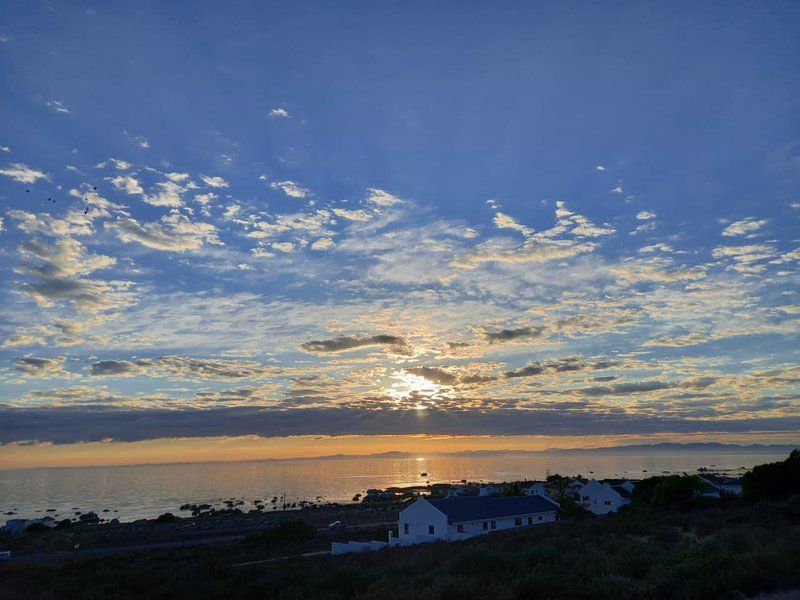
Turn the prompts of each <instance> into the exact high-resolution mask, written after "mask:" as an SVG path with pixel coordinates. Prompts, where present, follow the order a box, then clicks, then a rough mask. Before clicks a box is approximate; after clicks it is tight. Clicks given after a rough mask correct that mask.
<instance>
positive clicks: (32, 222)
mask: <svg viewBox="0 0 800 600" xmlns="http://www.w3.org/2000/svg"><path fill="white" fill-rule="evenodd" d="M7 214H8V216H9V217H11V218H12V219H14V220H15V221H17V227H19V229H21V230H22V231H24V232H25V233H27V234H30V235H33V234H36V233H38V234H41V235H46V236H48V237H62V236H71V235H89V234H90V233H92V231H93V228H92V222H91V219H90V218H87V216H86V215H84V214H83V211H68V212H67V213H66V214H65V215H64V217H63V218H61V219H58V218H56V217H53V216H51V215H50V214H48V213H39V214H34V213H30V212H27V211H24V210H9V211H8V213H7Z"/></svg>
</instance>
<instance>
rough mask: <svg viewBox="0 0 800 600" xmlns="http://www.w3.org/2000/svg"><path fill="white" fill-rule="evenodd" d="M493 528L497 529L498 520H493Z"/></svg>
mask: <svg viewBox="0 0 800 600" xmlns="http://www.w3.org/2000/svg"><path fill="white" fill-rule="evenodd" d="M492 529H497V521H492Z"/></svg>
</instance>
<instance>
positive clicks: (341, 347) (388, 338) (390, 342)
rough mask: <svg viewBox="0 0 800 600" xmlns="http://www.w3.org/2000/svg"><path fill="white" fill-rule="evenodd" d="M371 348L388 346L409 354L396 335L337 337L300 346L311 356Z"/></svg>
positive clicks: (402, 340)
mask: <svg viewBox="0 0 800 600" xmlns="http://www.w3.org/2000/svg"><path fill="white" fill-rule="evenodd" d="M369 346H388V347H390V349H392V350H393V351H395V353H397V354H406V353H407V343H406V340H405V339H404V338H402V337H399V336H396V335H388V334H381V335H372V336H359V337H345V336H341V337H336V338H332V339H328V340H314V341H311V342H305V343H304V344H300V347H301V348H302V349H303V350H305V351H306V352H310V353H311V354H331V353H338V352H348V351H350V350H357V349H359V348H366V347H369Z"/></svg>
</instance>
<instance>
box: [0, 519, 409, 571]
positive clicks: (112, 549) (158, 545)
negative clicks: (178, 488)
mask: <svg viewBox="0 0 800 600" xmlns="http://www.w3.org/2000/svg"><path fill="white" fill-rule="evenodd" d="M394 524H395V522H394V521H391V522H383V523H360V524H358V525H352V526H348V527H347V528H346V529H343V530H340V531H345V532H346V531H352V530H354V529H372V528H375V527H385V526H387V525H394ZM317 532H318V533H331V532H330V530H329V529H328V528H327V527H320V528H319V529H317ZM250 533H252V532H248V533H239V534H233V535H216V536H209V537H205V538H196V539H187V540H181V541H175V542H153V543H149V544H132V545H127V546H109V547H101V548H84V547H82V548H80V549H79V550H77V552H76V551H75V550H57V551H55V552H31V553H27V554H14V555H12V557H11V560H12V561H13V562H14V563H22V562H41V561H47V560H51V559H59V558H72V557H75V556H77V557H78V558H88V557H94V556H108V555H112V554H131V553H134V552H147V551H149V550H170V549H174V548H189V547H192V546H206V545H211V544H225V543H230V542H238V541H240V540H243V539H244V538H246V537H247V536H248V535H250ZM327 552H328V551H327V550H325V551H320V552H316V553H315V552H311V553H307V555H309V556H311V555H315V554H325V553H327ZM302 556H305V555H302ZM286 558H291V557H288V556H281V557H277V558H272V559H266V560H261V561H254V562H253V563H242V565H244V564H258V563H263V562H270V561H273V560H282V559H286ZM242 565H235V566H242Z"/></svg>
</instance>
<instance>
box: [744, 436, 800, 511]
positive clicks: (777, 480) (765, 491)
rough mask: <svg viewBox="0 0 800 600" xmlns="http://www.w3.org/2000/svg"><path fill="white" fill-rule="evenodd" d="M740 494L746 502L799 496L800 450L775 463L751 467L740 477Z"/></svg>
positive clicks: (793, 451)
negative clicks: (750, 469) (751, 468)
mask: <svg viewBox="0 0 800 600" xmlns="http://www.w3.org/2000/svg"><path fill="white" fill-rule="evenodd" d="M742 494H743V496H744V497H745V498H746V499H747V500H781V499H783V498H788V497H789V496H791V495H792V494H800V450H797V449H795V450H792V452H791V454H789V457H788V458H787V459H786V460H784V461H782V462H777V463H768V464H765V465H758V466H756V467H753V470H752V471H750V472H749V473H745V474H744V477H742Z"/></svg>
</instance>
